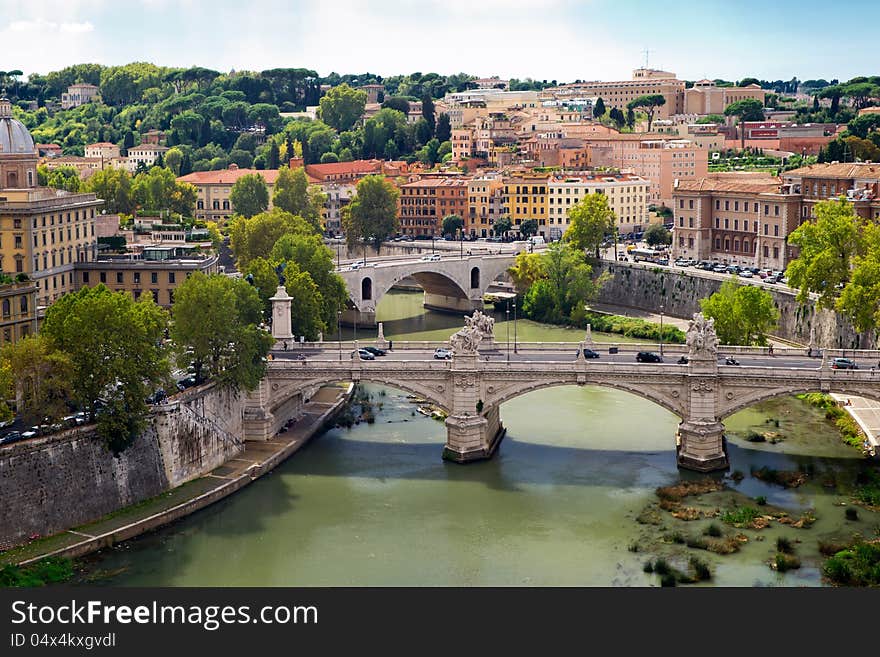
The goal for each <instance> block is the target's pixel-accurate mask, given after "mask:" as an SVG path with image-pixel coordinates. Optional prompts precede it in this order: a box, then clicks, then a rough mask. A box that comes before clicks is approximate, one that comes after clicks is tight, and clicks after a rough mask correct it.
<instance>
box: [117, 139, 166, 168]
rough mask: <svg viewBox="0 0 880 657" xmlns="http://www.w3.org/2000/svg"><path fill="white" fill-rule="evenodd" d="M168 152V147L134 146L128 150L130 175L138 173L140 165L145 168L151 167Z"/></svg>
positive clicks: (153, 145) (155, 145)
mask: <svg viewBox="0 0 880 657" xmlns="http://www.w3.org/2000/svg"><path fill="white" fill-rule="evenodd" d="M167 150H168V147H167V146H160V145H159V144H140V145H139V146H132V147H131V148H129V149H128V160H127V163H126V166H127V169H128V171H129V173H134V172H135V171H137V168H138V165H139V164H143V165H144V166H145V167H151V166H153V164H154V163H155V162H156V160H158V159H159V156H160V155H161V156H162V157H164V156H165V152H166V151H167Z"/></svg>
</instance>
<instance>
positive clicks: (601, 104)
mask: <svg viewBox="0 0 880 657" xmlns="http://www.w3.org/2000/svg"><path fill="white" fill-rule="evenodd" d="M602 116H605V101H604V100H602V99H601V98H599V99H598V100H597V101H596V105H595V107H593V118H596V119H598V118H599V117H602Z"/></svg>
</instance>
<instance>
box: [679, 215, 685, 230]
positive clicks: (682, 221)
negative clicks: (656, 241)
mask: <svg viewBox="0 0 880 657" xmlns="http://www.w3.org/2000/svg"><path fill="white" fill-rule="evenodd" d="M678 225H679V226H680V227H681V228H684V217H679V218H678Z"/></svg>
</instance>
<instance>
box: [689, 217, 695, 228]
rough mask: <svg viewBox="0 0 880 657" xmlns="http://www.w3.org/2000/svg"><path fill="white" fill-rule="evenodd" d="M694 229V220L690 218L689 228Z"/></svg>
mask: <svg viewBox="0 0 880 657" xmlns="http://www.w3.org/2000/svg"><path fill="white" fill-rule="evenodd" d="M693 227H694V218H693V217H688V228H693Z"/></svg>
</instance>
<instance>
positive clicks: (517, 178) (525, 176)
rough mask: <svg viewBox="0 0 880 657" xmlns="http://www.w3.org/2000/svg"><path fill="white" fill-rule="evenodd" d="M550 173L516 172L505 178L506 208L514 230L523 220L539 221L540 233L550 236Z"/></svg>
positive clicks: (517, 228)
mask: <svg viewBox="0 0 880 657" xmlns="http://www.w3.org/2000/svg"><path fill="white" fill-rule="evenodd" d="M549 178H550V176H549V174H531V173H526V172H523V173H514V174H513V175H511V176H509V177H505V178H504V210H505V213H506V214H507V215H508V216H509V217H510V221H511V223H512V224H513V230H519V227H520V226H521V225H522V222H523V221H525V220H527V219H534V220H536V221H537V222H538V234H540V235H543V236H544V237H549V231H548V227H547V214H548V213H547V185H548V181H549Z"/></svg>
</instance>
